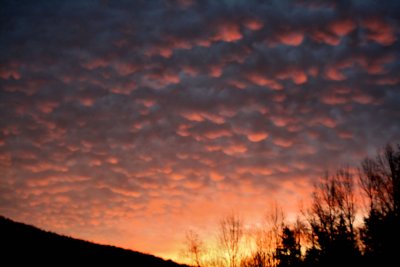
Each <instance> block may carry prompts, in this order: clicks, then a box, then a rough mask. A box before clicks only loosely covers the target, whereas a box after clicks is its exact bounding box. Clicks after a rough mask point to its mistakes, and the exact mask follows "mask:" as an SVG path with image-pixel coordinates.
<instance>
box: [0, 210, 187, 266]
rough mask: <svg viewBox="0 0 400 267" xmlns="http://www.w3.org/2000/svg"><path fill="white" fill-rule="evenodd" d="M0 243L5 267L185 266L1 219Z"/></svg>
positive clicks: (0, 217)
mask: <svg viewBox="0 0 400 267" xmlns="http://www.w3.org/2000/svg"><path fill="white" fill-rule="evenodd" d="M0 242H1V244H0V247H1V249H0V250H1V253H0V255H1V258H2V262H3V263H6V264H7V266H136V267H142V266H143V267H184V266H185V265H180V264H177V263H175V262H173V261H170V260H168V261H165V260H163V259H161V258H158V257H155V256H152V255H148V254H143V253H140V252H136V251H132V250H126V249H122V248H118V247H113V246H105V245H99V244H95V243H91V242H87V241H84V240H79V239H74V238H71V237H67V236H62V235H58V234H55V233H51V232H46V231H43V230H40V229H38V228H36V227H33V226H30V225H26V224H22V223H18V222H14V221H12V220H9V219H7V218H4V217H2V216H0ZM1 265H2V266H6V265H3V264H1Z"/></svg>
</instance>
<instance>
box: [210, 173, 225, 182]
mask: <svg viewBox="0 0 400 267" xmlns="http://www.w3.org/2000/svg"><path fill="white" fill-rule="evenodd" d="M210 178H211V180H213V181H215V182H219V181H222V180H224V178H225V176H224V175H223V174H221V173H220V172H217V171H211V172H210Z"/></svg>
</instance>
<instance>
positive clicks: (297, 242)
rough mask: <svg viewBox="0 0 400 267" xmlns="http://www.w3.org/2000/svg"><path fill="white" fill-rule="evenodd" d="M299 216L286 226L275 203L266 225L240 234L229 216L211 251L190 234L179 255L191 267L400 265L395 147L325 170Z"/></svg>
mask: <svg viewBox="0 0 400 267" xmlns="http://www.w3.org/2000/svg"><path fill="white" fill-rule="evenodd" d="M360 202H361V204H360ZM360 207H362V208H360ZM299 214H301V216H299V217H298V219H297V221H296V222H295V223H286V222H285V220H284V215H283V212H282V211H281V210H280V209H279V208H277V207H274V208H273V210H272V212H271V214H270V215H269V216H267V217H268V225H267V226H266V227H264V228H261V229H256V230H254V231H252V232H250V234H247V236H246V235H245V229H244V227H243V223H242V220H241V218H239V216H237V215H235V214H231V215H228V216H226V217H225V218H223V219H222V220H221V223H220V225H219V226H220V227H219V233H218V240H217V245H216V247H215V248H213V249H210V248H207V246H206V244H205V243H204V242H203V241H202V240H201V238H200V237H199V235H198V234H197V233H195V232H193V231H189V232H188V233H187V236H186V244H185V249H184V251H183V255H184V256H185V257H186V258H187V259H189V260H190V261H191V262H192V264H193V265H194V266H197V267H200V266H229V267H237V266H240V267H314V266H315V267H331V266H332V267H333V266H341V267H343V266H400V260H399V259H400V258H399V256H400V255H399V253H400V245H399V244H400V146H399V145H397V146H396V147H393V146H391V145H387V146H386V147H385V148H384V149H381V150H380V151H379V152H378V153H377V155H376V156H375V157H373V158H365V159H364V160H363V161H362V162H361V164H360V166H359V167H358V168H357V170H354V169H350V168H349V167H344V168H340V169H339V170H337V172H336V173H334V174H333V175H329V174H326V175H325V176H324V177H323V178H321V180H320V181H319V182H318V183H317V184H315V186H314V190H313V194H312V199H311V203H310V205H309V206H308V207H306V208H302V209H301V211H300V213H299ZM249 237H250V239H251V241H252V242H249V241H248V240H249ZM213 251H214V252H215V251H217V253H214V254H213V255H211V254H212V252H213ZM249 251H250V253H249Z"/></svg>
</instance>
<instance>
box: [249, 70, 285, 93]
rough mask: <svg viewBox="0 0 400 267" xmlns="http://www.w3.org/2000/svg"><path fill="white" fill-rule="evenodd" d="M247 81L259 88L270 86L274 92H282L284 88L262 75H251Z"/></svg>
mask: <svg viewBox="0 0 400 267" xmlns="http://www.w3.org/2000/svg"><path fill="white" fill-rule="evenodd" d="M247 79H248V80H249V81H250V82H252V83H254V84H256V85H258V86H268V87H270V88H271V89H274V90H281V89H282V88H283V87H282V85H281V84H279V83H278V82H276V81H274V80H273V79H269V78H267V77H266V76H264V75H262V74H258V73H250V74H248V75H247Z"/></svg>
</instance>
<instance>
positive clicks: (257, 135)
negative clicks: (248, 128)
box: [247, 133, 268, 143]
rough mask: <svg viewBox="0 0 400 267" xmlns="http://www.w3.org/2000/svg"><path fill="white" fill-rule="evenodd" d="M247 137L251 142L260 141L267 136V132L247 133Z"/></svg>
mask: <svg viewBox="0 0 400 267" xmlns="http://www.w3.org/2000/svg"><path fill="white" fill-rule="evenodd" d="M247 138H248V139H249V140H250V141H251V142H255V143H257V142H260V141H263V140H265V139H267V138H268V134H267V133H249V134H247Z"/></svg>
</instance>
